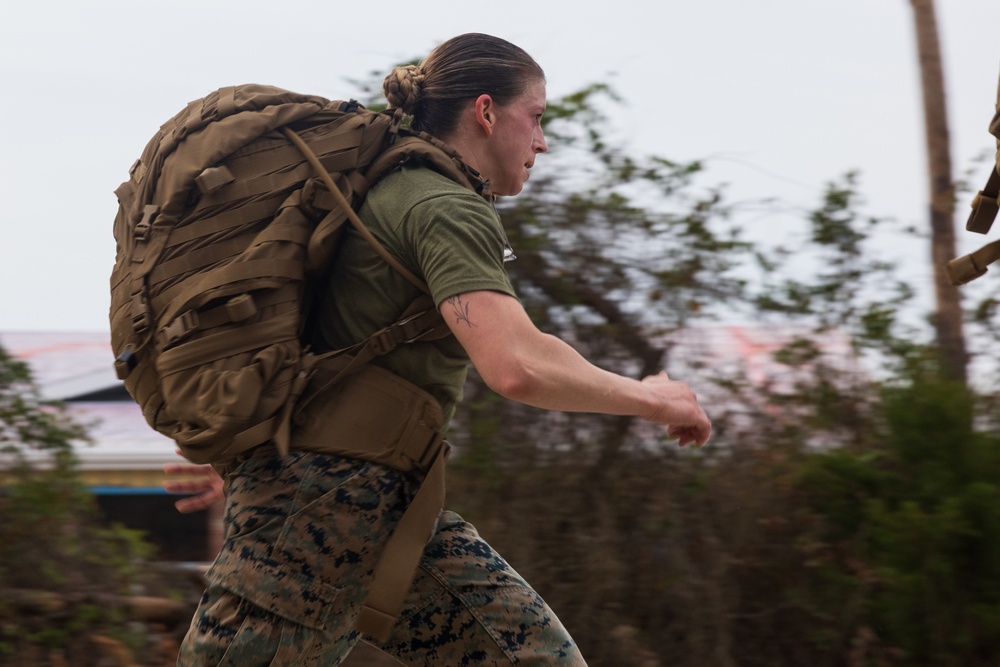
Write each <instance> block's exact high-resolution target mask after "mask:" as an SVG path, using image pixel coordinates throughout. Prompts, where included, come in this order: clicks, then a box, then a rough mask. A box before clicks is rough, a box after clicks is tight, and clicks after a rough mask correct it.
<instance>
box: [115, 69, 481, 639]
mask: <svg viewBox="0 0 1000 667" xmlns="http://www.w3.org/2000/svg"><path fill="white" fill-rule="evenodd" d="M401 119H402V113H401V111H399V110H396V111H385V112H374V111H370V110H368V109H365V108H364V107H363V106H361V105H359V104H358V103H356V102H354V101H350V102H331V101H329V100H326V99H324V98H321V97H316V96H310V95H299V94H296V93H292V92H289V91H286V90H282V89H279V88H274V87H269V86H261V85H242V86H235V87H228V88H222V89H220V90H218V91H215V92H213V93H211V94H210V95H208V96H206V97H204V98H202V99H199V100H195V101H194V102H191V103H190V104H188V106H187V108H185V109H184V110H183V111H181V112H180V113H179V114H177V115H176V116H174V117H173V118H172V119H171V120H169V121H167V123H165V124H164V125H163V126H162V127H161V128H160V130H159V132H157V134H156V135H155V136H154V137H153V138H152V140H151V141H150V142H149V143H148V144H147V146H146V148H145V150H144V151H143V153H142V157H141V158H140V159H139V160H138V161H137V162H136V163H135V164H134V165H133V166H132V168H131V170H130V178H129V180H128V181H126V182H125V183H123V184H122V185H121V186H120V187H119V188H118V189H117V190H116V191H115V194H116V195H117V196H118V200H119V210H118V214H117V217H116V218H115V223H114V235H115V239H116V241H117V256H116V261H115V266H114V270H113V272H112V275H111V309H110V319H111V342H112V346H113V351H114V354H115V357H116V361H115V366H116V369H117V371H118V375H119V377H120V378H121V379H122V380H124V383H125V386H126V388H127V389H128V391H129V393H130V394H131V395H132V396H133V398H134V399H135V400H136V401H137V402H138V403H139V405H140V406H142V412H143V415H144V416H145V418H146V420H147V421H148V422H149V424H150V425H151V426H152V427H153V428H154V429H156V430H157V431H159V432H161V433H163V434H164V435H167V436H169V437H170V438H172V439H174V440H175V441H176V443H177V445H178V447H179V448H180V450H181V452H182V453H183V455H184V456H185V457H186V458H187V459H189V460H191V461H193V462H196V463H210V464H213V465H214V466H216V468H217V469H219V470H220V472H225V470H226V466H227V465H228V464H229V463H230V462H231V461H233V460H234V458H235V457H237V456H238V455H239V454H240V453H241V452H245V451H247V450H249V449H251V448H253V447H256V446H258V445H261V444H262V443H266V442H269V441H270V442H273V443H274V444H276V445H277V447H278V449H279V451H282V452H284V451H287V448H288V445H289V439H290V433H291V431H292V429H293V423H292V422H293V415H297V416H296V421H297V423H299V424H305V425H304V426H302V428H303V429H305V428H310V427H312V428H320V429H322V428H324V427H325V426H326V425H325V424H324V423H319V425H318V426H317V425H316V423H315V420H312V421H310V420H309V419H308V417H309V415H305V418H304V419H303V415H301V414H300V413H301V412H302V411H303V410H304V408H303V405H304V404H307V403H309V402H312V401H315V404H316V405H319V406H321V408H322V410H320V412H322V413H323V415H322V416H323V417H324V418H336V417H337V415H338V406H339V414H342V415H343V418H344V419H348V420H355V421H356V420H357V419H358V418H359V417H361V416H364V415H359V414H358V413H359V412H362V413H363V412H364V411H367V410H371V411H375V412H377V411H379V410H381V414H373V415H371V417H370V418H369V419H368V422H369V423H374V424H376V425H377V426H378V427H379V430H378V433H377V434H373V435H372V437H371V438H369V440H370V441H371V442H372V444H371V447H370V451H353V450H352V451H350V452H342V453H344V454H346V455H351V456H356V457H361V458H369V459H371V460H378V461H380V462H384V463H388V464H390V465H393V466H395V467H397V468H400V469H403V470H412V469H418V470H420V471H422V472H425V473H426V478H425V481H424V484H423V485H422V487H421V489H420V491H419V492H418V493H417V497H416V498H415V499H414V501H413V503H412V504H411V507H410V510H409V511H408V512H407V513H406V514H405V515H404V517H403V519H402V521H401V523H400V524H399V526H398V527H397V530H396V531H395V533H394V534H393V537H392V539H391V540H390V543H389V544H388V545H387V546H386V551H385V556H384V557H383V559H382V561H381V562H380V564H379V570H378V571H377V576H376V586H375V589H374V590H373V592H372V594H371V596H370V598H369V600H368V601H367V602H368V603H369V607H368V608H366V610H365V612H364V614H363V616H362V621H361V623H360V624H359V628H360V629H362V631H364V632H366V633H368V634H373V635H376V636H384V635H385V633H386V632H388V629H389V627H390V626H391V624H392V622H393V620H394V615H395V613H397V612H398V608H399V606H400V605H401V603H402V595H403V593H405V589H406V587H407V586H408V585H409V582H410V576H412V573H413V571H414V570H415V568H416V564H417V560H418V559H419V556H420V552H421V551H422V549H423V546H424V543H425V542H426V540H427V537H428V535H429V532H430V530H431V529H432V527H433V524H434V521H435V520H436V517H437V513H438V511H439V510H440V507H441V503H442V502H443V497H444V476H443V475H444V472H443V470H444V458H445V455H446V452H447V445H446V443H443V440H442V436H441V434H440V427H441V423H440V406H438V405H437V404H436V402H434V401H433V399H431V398H429V396H427V395H426V394H424V393H423V392H422V391H420V390H419V389H418V388H416V387H414V386H412V385H410V384H409V383H407V382H405V381H404V380H402V379H401V378H398V377H397V376H394V375H392V374H391V373H388V372H387V371H384V370H383V369H381V368H377V367H375V366H374V365H372V364H367V363H366V362H367V361H369V360H370V359H372V358H373V357H375V356H377V355H379V354H385V353H387V352H389V351H391V350H392V349H393V348H394V347H396V346H397V345H399V344H404V343H408V342H411V341H413V340H417V339H423V340H427V339H430V338H432V337H435V336H442V335H446V333H447V327H446V325H444V323H443V321H442V320H441V318H440V315H439V313H438V312H437V310H436V309H435V308H434V304H433V303H432V302H431V300H430V298H429V297H427V296H424V297H423V298H420V299H417V300H416V301H415V302H414V303H413V304H411V306H410V307H409V308H407V309H406V310H405V311H404V312H403V313H400V319H399V320H398V321H397V322H394V323H387V324H388V326H386V327H385V328H384V329H382V330H380V331H378V332H375V333H374V334H373V335H372V336H371V337H369V338H368V339H367V340H366V341H364V342H363V343H360V344H358V345H357V346H353V347H352V348H350V349H348V350H341V351H337V352H333V353H327V354H324V355H316V354H312V353H311V352H310V350H309V348H308V344H307V342H308V341H307V340H306V328H307V325H308V323H309V319H310V306H311V299H312V296H313V292H314V290H313V289H312V284H313V281H314V279H316V278H317V277H319V276H320V275H323V274H325V269H326V268H327V265H328V263H329V262H330V261H331V258H332V257H333V253H334V250H335V249H336V247H337V243H338V240H339V239H340V237H341V233H342V232H343V230H344V223H345V221H350V224H352V225H353V226H354V227H355V228H356V229H357V230H358V232H359V233H361V234H362V236H364V237H365V238H366V239H367V240H368V241H369V243H371V244H372V247H374V248H375V250H376V251H377V252H378V253H379V254H380V255H381V256H382V257H383V258H384V259H385V260H386V261H387V262H389V263H390V264H392V265H393V267H394V268H395V269H396V270H397V271H399V272H400V273H401V274H402V275H404V276H405V277H406V278H407V279H408V280H410V281H411V282H412V283H413V284H414V285H417V286H418V287H419V288H420V289H421V291H422V292H423V293H425V294H426V293H427V291H428V290H427V287H426V285H424V283H423V282H422V281H421V280H420V278H418V277H417V276H414V275H413V274H411V273H410V272H409V271H408V270H407V269H405V268H404V267H403V266H401V265H400V264H399V263H398V262H397V261H396V260H395V259H394V258H393V257H392V256H391V255H390V254H389V253H388V252H387V251H386V250H385V249H384V248H383V247H382V246H381V244H379V243H378V241H377V240H375V239H374V238H373V237H372V236H371V234H370V233H369V232H368V230H366V229H365V228H364V225H363V224H362V223H361V221H360V220H359V219H358V217H357V215H356V213H355V208H356V207H358V206H359V205H360V203H361V201H362V200H363V198H364V196H365V194H366V193H367V191H368V189H369V188H370V187H371V185H372V184H373V183H374V182H375V181H377V180H378V179H379V178H380V177H381V176H383V175H385V174H386V173H388V172H389V171H391V170H392V169H394V168H396V167H397V166H399V165H400V164H402V163H403V162H406V161H408V160H419V161H421V162H423V163H425V164H427V165H428V166H431V167H432V168H434V169H436V170H438V171H440V172H441V173H443V174H445V175H446V176H448V177H450V178H451V179H453V180H454V181H456V182H458V183H460V184H462V185H464V186H466V187H468V188H470V189H472V190H474V191H477V192H480V193H481V194H483V195H484V196H488V192H483V183H482V181H481V180H480V179H478V177H477V175H476V174H474V173H473V172H471V171H469V170H468V168H466V167H465V166H464V164H463V163H462V161H461V159H460V158H459V156H458V155H457V154H456V153H455V152H454V151H452V150H450V149H449V148H448V147H447V146H445V145H443V144H441V143H440V142H437V141H436V140H434V139H433V138H431V137H429V136H427V135H421V134H416V133H413V132H409V131H408V130H405V129H403V128H401V127H400V124H401ZM338 382H339V384H338ZM334 385H336V386H334ZM331 387H333V390H331ZM366 391H367V393H365V392H366ZM338 392H339V393H338ZM317 396H318V398H317ZM372 397H384V400H383V402H385V405H381V406H380V405H378V404H377V401H376V399H374V398H372ZM348 398H353V399H354V400H353V401H350V400H347V399H348ZM435 411H436V412H435ZM407 412H410V413H412V414H407ZM382 414H391V415H392V419H395V420H397V421H399V426H398V428H396V430H395V432H396V433H397V435H396V439H397V442H393V443H389V444H391V445H392V447H391V448H389V449H381V450H380V449H377V448H378V447H381V446H382V445H383V444H385V443H382V442H380V441H381V440H382V439H384V438H383V437H382V436H383V433H384V432H385V429H384V428H383V427H382V422H384V421H385V420H383V419H382V418H381V417H382ZM352 426H353V424H352ZM352 433H353V430H352ZM327 440H329V438H327ZM352 440H353V441H356V442H362V443H364V442H365V439H364V438H363V437H359V438H352ZM338 453H340V452H338ZM393 545H395V546H393ZM400 545H402V546H400ZM380 582H381V583H380Z"/></svg>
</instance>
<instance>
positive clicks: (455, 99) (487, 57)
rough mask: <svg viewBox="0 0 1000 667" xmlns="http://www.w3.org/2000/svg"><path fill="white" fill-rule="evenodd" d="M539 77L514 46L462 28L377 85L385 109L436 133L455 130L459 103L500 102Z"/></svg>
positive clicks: (540, 73)
mask: <svg viewBox="0 0 1000 667" xmlns="http://www.w3.org/2000/svg"><path fill="white" fill-rule="evenodd" d="M539 80H541V81H544V80H545V73H544V72H543V71H542V68H541V67H540V66H539V65H538V63H537V62H535V60H534V58H532V57H531V56H530V55H528V54H527V53H526V52H525V51H524V50H523V49H521V48H520V47H518V46H515V45H514V44H511V43H510V42H508V41H506V40H504V39H500V38H499V37H493V36H491V35H484V34H482V33H467V34H464V35H459V36H457V37H453V38H451V39H449V40H448V41H447V42H444V43H443V44H441V45H440V46H438V47H437V48H435V49H434V50H433V51H431V53H430V54H429V55H428V56H427V57H426V58H425V59H424V60H423V62H421V63H420V64H419V65H404V66H400V67H396V68H395V69H393V70H392V72H391V73H390V74H389V76H387V77H386V78H385V81H384V82H383V83H382V89H383V91H384V92H385V97H386V99H387V100H388V101H389V107H390V108H396V107H398V108H401V109H402V110H403V111H404V112H405V113H407V114H409V115H411V116H412V117H413V121H412V123H411V127H412V128H413V129H414V130H421V131H424V132H427V133H429V134H432V135H435V136H438V137H441V136H444V135H447V134H448V133H450V132H451V131H452V130H453V129H455V126H456V125H457V123H458V114H459V111H460V110H461V107H462V105H463V103H465V102H467V101H469V100H472V99H475V98H477V97H479V96H480V95H483V94H486V95H489V96H490V97H492V98H493V100H494V101H495V102H496V103H497V104H500V105H503V104H506V103H508V102H510V101H511V100H513V99H514V98H516V97H517V96H518V95H520V94H522V93H523V92H524V91H525V90H526V89H527V88H528V86H530V85H532V84H533V83H535V82H537V81H539Z"/></svg>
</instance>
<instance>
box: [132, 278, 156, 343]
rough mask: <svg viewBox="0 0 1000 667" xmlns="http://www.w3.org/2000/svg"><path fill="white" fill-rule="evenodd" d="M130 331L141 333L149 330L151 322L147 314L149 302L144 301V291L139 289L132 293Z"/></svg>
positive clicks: (148, 313)
mask: <svg viewBox="0 0 1000 667" xmlns="http://www.w3.org/2000/svg"><path fill="white" fill-rule="evenodd" d="M131 302H132V331H134V332H135V333H142V332H143V331H145V330H146V329H148V328H149V323H150V320H151V317H150V312H149V301H148V300H147V299H146V290H145V289H141V288H140V289H139V291H137V292H133V293H132V298H131Z"/></svg>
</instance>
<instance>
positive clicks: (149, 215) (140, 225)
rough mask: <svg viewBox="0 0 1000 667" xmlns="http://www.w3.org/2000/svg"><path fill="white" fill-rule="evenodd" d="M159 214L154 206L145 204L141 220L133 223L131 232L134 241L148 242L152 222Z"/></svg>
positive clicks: (158, 209)
mask: <svg viewBox="0 0 1000 667" xmlns="http://www.w3.org/2000/svg"><path fill="white" fill-rule="evenodd" d="M159 212H160V207H159V206H157V205H156V204H146V206H145V208H143V209H142V219H140V220H139V222H137V223H135V228H134V229H133V230H132V238H133V239H134V240H136V241H138V242H141V243H145V242H146V241H148V240H149V232H150V231H151V230H152V229H153V220H155V219H156V214H157V213H159Z"/></svg>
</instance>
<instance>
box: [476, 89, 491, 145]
mask: <svg viewBox="0 0 1000 667" xmlns="http://www.w3.org/2000/svg"><path fill="white" fill-rule="evenodd" d="M495 120H496V104H495V103H494V102H493V98H492V97H490V96H489V95H486V94H483V95H480V96H479V97H477V98H476V123H477V124H478V125H479V126H480V127H481V128H483V131H484V132H486V136H487V137H488V136H491V135H492V134H493V122H494V121H495Z"/></svg>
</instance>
